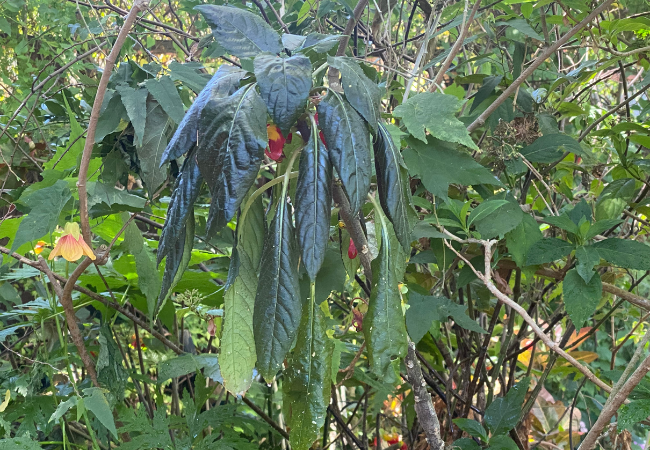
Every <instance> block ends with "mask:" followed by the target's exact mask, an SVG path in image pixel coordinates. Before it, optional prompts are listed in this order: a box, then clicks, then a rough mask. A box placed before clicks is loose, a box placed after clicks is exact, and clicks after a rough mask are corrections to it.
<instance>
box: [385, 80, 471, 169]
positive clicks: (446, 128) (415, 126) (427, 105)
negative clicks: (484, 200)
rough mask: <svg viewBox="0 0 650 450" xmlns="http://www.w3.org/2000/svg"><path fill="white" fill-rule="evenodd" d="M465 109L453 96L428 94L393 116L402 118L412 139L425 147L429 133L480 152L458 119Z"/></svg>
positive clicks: (402, 105)
mask: <svg viewBox="0 0 650 450" xmlns="http://www.w3.org/2000/svg"><path fill="white" fill-rule="evenodd" d="M462 106H463V102H462V101H460V100H458V98H456V97H455V96H453V95H446V94H441V93H439V92H425V93H422V94H417V95H414V96H413V97H411V98H409V99H408V100H407V101H405V102H404V103H402V104H401V105H399V106H398V107H397V108H395V111H393V115H394V116H395V117H401V118H402V120H403V121H404V125H406V128H407V129H408V130H409V132H410V133H411V135H413V137H415V138H417V139H419V140H421V141H422V142H424V143H426V142H427V136H426V134H425V130H426V131H428V132H429V133H431V136H433V137H435V138H437V139H440V140H442V141H447V142H456V143H458V144H462V145H465V146H467V147H469V148H471V149H474V150H478V147H477V146H476V144H475V143H474V141H472V138H471V137H470V136H469V133H468V132H467V129H466V128H465V125H464V124H463V122H461V121H460V120H458V119H457V118H456V113H457V112H458V111H460V108H461V107H462ZM409 166H410V164H409Z"/></svg>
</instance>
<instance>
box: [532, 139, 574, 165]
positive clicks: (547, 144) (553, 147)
mask: <svg viewBox="0 0 650 450" xmlns="http://www.w3.org/2000/svg"><path fill="white" fill-rule="evenodd" d="M564 152H571V153H574V154H576V155H583V154H584V151H583V150H582V147H581V146H580V143H579V142H578V141H576V140H575V139H574V138H572V137H571V136H568V135H566V134H562V133H553V134H545V135H544V136H542V137H539V138H537V139H536V140H535V142H533V143H532V144H530V145H528V146H527V147H524V148H523V149H521V155H522V156H523V157H525V158H526V159H527V160H528V161H530V162H534V163H553V162H555V161H557V160H558V159H560V158H562V155H564Z"/></svg>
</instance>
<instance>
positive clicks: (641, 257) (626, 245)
mask: <svg viewBox="0 0 650 450" xmlns="http://www.w3.org/2000/svg"><path fill="white" fill-rule="evenodd" d="M21 225H22V224H21ZM593 247H594V249H596V250H597V251H598V254H599V255H600V257H601V258H603V259H604V260H606V261H607V262H609V263H611V264H614V265H615V266H619V267H624V268H626V269H636V270H650V247H649V246H648V245H646V244H643V243H641V242H637V241H632V240H629V239H614V238H612V239H605V240H604V241H600V242H596V243H595V244H594V245H593Z"/></svg>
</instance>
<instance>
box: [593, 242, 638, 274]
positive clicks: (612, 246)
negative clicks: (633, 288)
mask: <svg viewBox="0 0 650 450" xmlns="http://www.w3.org/2000/svg"><path fill="white" fill-rule="evenodd" d="M593 247H594V248H595V249H596V250H598V254H599V255H600V257H601V258H603V259H604V260H606V261H608V262H610V263H612V264H614V265H615V266H619V267H624V268H626V269H636V270H650V247H649V246H647V245H646V244H643V243H641V242H637V241H632V240H628V239H605V240H604V241H600V242H596V243H595V244H594V245H593Z"/></svg>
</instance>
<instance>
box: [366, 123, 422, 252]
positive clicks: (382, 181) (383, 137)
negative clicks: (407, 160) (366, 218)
mask: <svg viewBox="0 0 650 450" xmlns="http://www.w3.org/2000/svg"><path fill="white" fill-rule="evenodd" d="M373 147H374V150H375V172H376V174H377V193H378V195H379V202H380V203H381V207H382V209H383V210H384V213H385V214H386V216H387V217H388V219H390V221H391V223H392V224H393V229H394V230H395V235H396V236H397V239H398V240H399V242H400V244H402V247H403V248H404V250H405V251H409V249H410V247H411V233H412V232H413V226H414V224H415V221H416V219H417V214H416V213H415V210H414V209H413V205H412V204H411V188H410V185H409V182H410V180H409V176H408V170H407V169H406V165H405V164H404V160H403V159H402V154H401V153H400V151H399V148H398V147H397V146H396V145H395V142H394V140H393V139H392V136H391V135H390V134H389V132H388V130H387V129H386V127H385V126H384V124H382V123H380V124H379V127H378V129H377V136H376V138H375V142H374V146H373Z"/></svg>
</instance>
